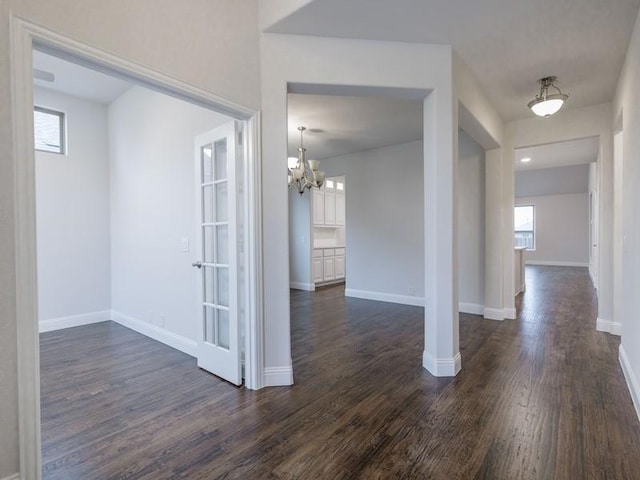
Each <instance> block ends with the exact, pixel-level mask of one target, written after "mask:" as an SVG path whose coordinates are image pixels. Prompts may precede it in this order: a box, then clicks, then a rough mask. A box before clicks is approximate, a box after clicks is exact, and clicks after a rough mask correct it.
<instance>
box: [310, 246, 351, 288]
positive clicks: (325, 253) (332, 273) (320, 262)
mask: <svg viewBox="0 0 640 480" xmlns="http://www.w3.org/2000/svg"><path fill="white" fill-rule="evenodd" d="M312 273H313V283H316V284H318V283H329V282H335V281H339V280H343V279H344V278H345V249H344V248H314V250H313V258H312Z"/></svg>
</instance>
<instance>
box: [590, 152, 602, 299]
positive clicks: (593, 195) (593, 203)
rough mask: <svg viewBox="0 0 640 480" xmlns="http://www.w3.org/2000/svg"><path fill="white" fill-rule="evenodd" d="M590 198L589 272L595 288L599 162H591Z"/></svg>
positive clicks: (597, 285) (596, 277)
mask: <svg viewBox="0 0 640 480" xmlns="http://www.w3.org/2000/svg"><path fill="white" fill-rule="evenodd" d="M589 198H590V200H589V201H590V210H589V212H590V219H589V221H590V222H591V223H590V225H589V229H590V234H589V241H590V256H589V274H590V275H591V281H592V282H593V285H594V287H595V288H599V280H598V267H599V262H598V243H599V242H598V235H599V232H600V228H599V225H600V218H599V211H598V163H597V162H593V163H590V164H589Z"/></svg>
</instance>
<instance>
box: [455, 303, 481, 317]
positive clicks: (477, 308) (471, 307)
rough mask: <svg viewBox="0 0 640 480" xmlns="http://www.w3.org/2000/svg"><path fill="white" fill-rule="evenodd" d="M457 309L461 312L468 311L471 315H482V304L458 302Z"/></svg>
mask: <svg viewBox="0 0 640 480" xmlns="http://www.w3.org/2000/svg"><path fill="white" fill-rule="evenodd" d="M458 311H459V312H461V313H470V314H471V315H484V305H478V304H477V303H464V302H460V303H459V304H458Z"/></svg>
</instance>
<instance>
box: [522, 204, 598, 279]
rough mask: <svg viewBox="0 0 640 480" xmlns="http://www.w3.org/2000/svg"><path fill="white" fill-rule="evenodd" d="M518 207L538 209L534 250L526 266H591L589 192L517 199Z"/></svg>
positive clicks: (527, 259)
mask: <svg viewBox="0 0 640 480" xmlns="http://www.w3.org/2000/svg"><path fill="white" fill-rule="evenodd" d="M516 205H533V206H534V207H535V209H534V210H535V237H536V239H535V247H536V248H535V250H533V251H526V252H525V253H524V258H525V262H526V263H527V264H532V265H533V264H537V265H566V266H576V267H587V266H588V265H589V196H588V194H587V193H572V194H566V195H545V196H541V197H518V198H516Z"/></svg>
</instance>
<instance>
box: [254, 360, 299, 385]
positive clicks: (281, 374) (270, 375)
mask: <svg viewBox="0 0 640 480" xmlns="http://www.w3.org/2000/svg"><path fill="white" fill-rule="evenodd" d="M287 385H293V367H292V366H291V365H289V366H286V367H265V369H264V377H263V381H262V386H263V387H284V386H287Z"/></svg>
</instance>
